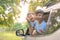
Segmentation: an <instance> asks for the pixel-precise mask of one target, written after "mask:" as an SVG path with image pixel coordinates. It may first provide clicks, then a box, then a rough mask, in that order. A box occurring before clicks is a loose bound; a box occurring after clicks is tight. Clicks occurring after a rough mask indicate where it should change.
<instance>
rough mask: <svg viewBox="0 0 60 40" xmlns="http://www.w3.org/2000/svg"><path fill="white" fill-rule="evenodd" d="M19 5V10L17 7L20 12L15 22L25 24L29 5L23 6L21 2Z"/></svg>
mask: <svg viewBox="0 0 60 40" xmlns="http://www.w3.org/2000/svg"><path fill="white" fill-rule="evenodd" d="M20 5H21V8H20V7H18V9H19V10H21V13H20V18H17V21H16V22H20V23H25V22H26V16H27V13H28V7H29V3H25V4H23V2H21V3H20Z"/></svg>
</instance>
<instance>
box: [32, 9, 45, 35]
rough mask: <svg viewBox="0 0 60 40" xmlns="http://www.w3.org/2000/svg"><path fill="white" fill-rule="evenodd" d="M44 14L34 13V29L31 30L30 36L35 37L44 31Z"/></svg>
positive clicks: (38, 11) (40, 12)
mask: <svg viewBox="0 0 60 40" xmlns="http://www.w3.org/2000/svg"><path fill="white" fill-rule="evenodd" d="M43 16H44V12H43V11H42V10H40V9H39V10H37V11H36V18H37V20H36V21H35V29H34V30H33V33H32V35H35V34H36V33H41V32H44V30H45V29H46V22H45V21H44V20H43Z"/></svg>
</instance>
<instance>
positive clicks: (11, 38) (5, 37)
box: [0, 0, 60, 40]
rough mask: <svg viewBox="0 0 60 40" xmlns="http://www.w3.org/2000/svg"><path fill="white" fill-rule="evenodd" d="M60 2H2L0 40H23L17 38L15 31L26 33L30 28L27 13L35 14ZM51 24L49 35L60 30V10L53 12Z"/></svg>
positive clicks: (6, 0) (55, 0)
mask: <svg viewBox="0 0 60 40" xmlns="http://www.w3.org/2000/svg"><path fill="white" fill-rule="evenodd" d="M59 2H60V0H0V40H22V38H21V37H17V36H16V34H15V31H16V30H18V29H24V32H26V29H27V27H28V26H29V25H28V22H27V20H26V16H27V13H28V12H30V11H33V12H35V10H37V9H39V8H40V9H42V8H43V9H46V8H49V7H51V6H53V5H55V4H57V3H59ZM36 8H37V9H36ZM51 22H52V25H51V27H50V28H49V31H48V33H53V32H55V31H56V30H57V29H58V28H60V9H58V10H53V12H52V15H51Z"/></svg>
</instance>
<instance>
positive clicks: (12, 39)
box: [0, 32, 22, 40]
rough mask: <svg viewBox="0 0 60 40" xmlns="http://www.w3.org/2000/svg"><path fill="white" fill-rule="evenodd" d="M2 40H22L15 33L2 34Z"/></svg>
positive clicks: (0, 37) (0, 38)
mask: <svg viewBox="0 0 60 40" xmlns="http://www.w3.org/2000/svg"><path fill="white" fill-rule="evenodd" d="M0 40H22V39H21V37H18V36H16V35H15V32H0Z"/></svg>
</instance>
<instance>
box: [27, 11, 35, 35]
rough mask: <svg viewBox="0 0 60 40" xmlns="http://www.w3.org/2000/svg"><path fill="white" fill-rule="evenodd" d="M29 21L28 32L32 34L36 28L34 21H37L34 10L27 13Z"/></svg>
mask: <svg viewBox="0 0 60 40" xmlns="http://www.w3.org/2000/svg"><path fill="white" fill-rule="evenodd" d="M26 19H27V21H28V22H29V25H30V27H29V28H28V29H27V33H26V34H28V33H29V34H30V35H31V34H32V31H33V29H34V22H35V14H34V13H33V12H30V13H28V14H27V18H26Z"/></svg>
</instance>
